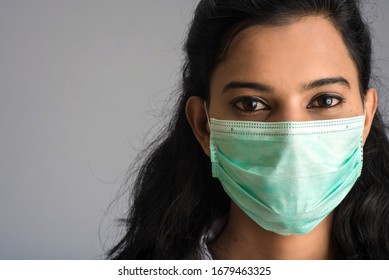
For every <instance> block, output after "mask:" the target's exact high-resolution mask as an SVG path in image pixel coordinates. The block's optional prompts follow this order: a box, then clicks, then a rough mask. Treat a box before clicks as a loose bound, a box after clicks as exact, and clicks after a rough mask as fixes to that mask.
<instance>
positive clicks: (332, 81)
mask: <svg viewBox="0 0 389 280" xmlns="http://www.w3.org/2000/svg"><path fill="white" fill-rule="evenodd" d="M332 84H340V85H343V86H345V87H347V88H349V89H350V88H351V86H350V83H349V82H348V81H347V80H346V79H345V78H343V77H331V78H324V79H320V80H315V81H312V82H310V83H308V84H305V85H303V89H304V90H306V91H308V90H311V89H314V88H318V87H322V86H326V85H332Z"/></svg>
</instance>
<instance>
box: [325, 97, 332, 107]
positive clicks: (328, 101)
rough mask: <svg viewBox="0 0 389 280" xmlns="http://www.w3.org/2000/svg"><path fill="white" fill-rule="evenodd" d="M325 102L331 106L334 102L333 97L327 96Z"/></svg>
mask: <svg viewBox="0 0 389 280" xmlns="http://www.w3.org/2000/svg"><path fill="white" fill-rule="evenodd" d="M324 103H325V105H327V106H330V105H331V104H332V98H331V97H327V98H326V99H325V100H324Z"/></svg>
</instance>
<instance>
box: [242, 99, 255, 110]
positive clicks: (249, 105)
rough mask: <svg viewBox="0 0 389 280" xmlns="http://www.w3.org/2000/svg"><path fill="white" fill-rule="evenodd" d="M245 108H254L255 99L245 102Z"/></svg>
mask: <svg viewBox="0 0 389 280" xmlns="http://www.w3.org/2000/svg"><path fill="white" fill-rule="evenodd" d="M245 107H246V108H245V109H246V110H254V109H255V108H256V107H257V101H255V100H250V101H247V102H246V103H245Z"/></svg>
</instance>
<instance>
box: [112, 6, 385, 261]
mask: <svg viewBox="0 0 389 280" xmlns="http://www.w3.org/2000/svg"><path fill="white" fill-rule="evenodd" d="M185 51H186V61H185V65H184V68H183V85H182V94H181V96H180V98H179V101H178V103H177V106H176V111H175V113H174V115H173V117H172V119H171V121H170V124H169V125H168V127H167V129H166V130H165V131H164V132H163V133H162V134H161V135H160V136H159V138H158V139H157V140H156V141H155V142H154V143H153V144H152V145H151V149H148V151H150V152H147V153H146V154H145V155H143V156H144V157H145V160H144V162H143V164H142V166H141V167H140V169H139V173H138V176H137V178H136V180H135V182H134V189H133V199H132V201H131V205H132V206H131V209H130V211H129V214H128V217H127V218H126V227H127V233H126V235H125V236H124V237H123V239H122V240H121V241H120V242H119V243H118V244H117V245H116V246H115V247H114V248H112V250H111V251H110V252H109V257H110V258H115V259H212V258H213V259H388V258H389V236H388V232H389V231H388V229H389V228H388V226H389V178H388V175H387V164H388V162H389V161H388V160H389V149H388V147H389V146H388V140H387V137H386V134H385V128H384V124H383V122H382V119H381V117H380V114H379V112H378V111H377V109H376V108H377V94H376V90H375V89H374V88H371V87H370V84H369V83H370V74H371V40H370V35H369V30H368V27H367V26H366V25H365V23H364V22H363V20H362V18H361V15H360V11H359V2H358V1H356V0H288V1H284V0H202V1H200V3H199V4H198V7H197V9H196V11H195V16H194V19H193V22H192V25H191V27H190V30H189V33H188V37H187V41H186V44H185ZM362 158H363V164H362Z"/></svg>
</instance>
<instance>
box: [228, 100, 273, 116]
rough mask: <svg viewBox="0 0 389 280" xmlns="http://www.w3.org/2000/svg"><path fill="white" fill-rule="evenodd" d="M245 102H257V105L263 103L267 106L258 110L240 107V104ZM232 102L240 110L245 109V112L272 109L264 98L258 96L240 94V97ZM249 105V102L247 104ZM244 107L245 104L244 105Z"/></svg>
mask: <svg viewBox="0 0 389 280" xmlns="http://www.w3.org/2000/svg"><path fill="white" fill-rule="evenodd" d="M244 102H257V103H258V104H257V106H258V105H263V107H266V108H263V109H256V110H245V109H242V108H239V106H238V104H239V103H244ZM230 104H231V105H232V106H233V107H234V108H236V109H238V110H240V111H243V112H246V113H254V112H257V111H261V110H269V109H270V106H269V105H268V104H266V103H265V102H264V101H263V100H262V99H260V98H258V97H256V96H240V97H237V98H235V99H233V100H232V101H231V102H230ZM246 105H247V104H246ZM243 107H244V105H243Z"/></svg>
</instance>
